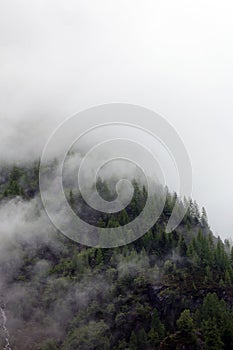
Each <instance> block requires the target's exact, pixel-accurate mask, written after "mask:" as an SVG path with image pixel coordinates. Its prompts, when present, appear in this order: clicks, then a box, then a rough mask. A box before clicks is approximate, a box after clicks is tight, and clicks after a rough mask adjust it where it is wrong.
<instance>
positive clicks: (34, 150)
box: [0, 0, 233, 238]
mask: <svg viewBox="0 0 233 350" xmlns="http://www.w3.org/2000/svg"><path fill="white" fill-rule="evenodd" d="M232 18H233V3H232V2H231V1H230V0H229V1H213V0H212V1H203V0H202V1H199V0H195V1H187V0H186V1H180V0H176V1H173V0H170V1H166V0H161V1H154V0H148V1H142V0H141V1H137V0H127V1H125V0H124V1H123V0H118V1H111V0H104V1H103V0H100V1H96V0H85V1H84V0H83V1H77V0H75V1H74V0H69V1H61V0H46V1H45V0H44V1H43V0H38V1H29V0H28V1H25V0H20V1H18V0H14V1H12V0H2V1H1V3H0V45H1V47H0V96H1V106H0V158H1V159H6V158H8V159H12V160H14V159H15V157H19V158H21V157H22V158H23V157H25V156H26V157H32V156H38V155H39V154H40V151H41V150H42V147H43V145H44V143H45V141H46V140H47V137H48V136H49V135H50V133H51V132H52V131H53V129H54V128H55V127H56V126H57V124H58V123H59V122H61V121H62V120H64V119H65V118H67V117H68V116H70V115H72V114H74V113H76V112H78V111H79V110H81V109H84V108H87V107H90V106H93V105H96V104H102V103H109V102H127V103H133V104H139V105H142V106H145V107H148V108H151V109H153V110H154V111H156V112H158V113H159V114H161V115H162V116H164V117H165V118H166V119H167V120H168V121H169V122H170V123H171V124H172V125H173V126H174V127H175V129H176V130H177V132H178V133H179V135H180V136H181V138H182V139H183V141H184V143H185V145H186V148H187V150H188V152H189V155H190V158H191V161H192V166H193V176H194V189H193V196H194V197H195V198H196V199H197V201H198V202H199V203H200V205H204V206H205V207H206V209H207V212H208V214H209V220H210V223H211V226H212V228H213V229H214V231H215V233H216V234H220V235H221V236H222V237H230V236H231V237H232V238H233V229H232V207H233V182H232V177H233V176H232V175H233V163H232V160H231V157H232V149H233V137H232V130H233V117H232V112H233V99H232V91H233V21H232Z"/></svg>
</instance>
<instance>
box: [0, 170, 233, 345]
mask: <svg viewBox="0 0 233 350" xmlns="http://www.w3.org/2000/svg"><path fill="white" fill-rule="evenodd" d="M38 171H39V164H38V163H35V164H34V165H31V166H27V167H26V166H25V167H19V166H13V167H9V166H2V167H1V172H0V199H1V206H0V207H1V208H2V210H4V208H7V210H8V211H9V210H12V211H14V210H15V212H17V210H18V209H17V208H19V206H20V208H26V209H25V213H26V219H25V222H24V226H23V225H22V224H20V225H19V231H20V232H17V229H16V228H15V230H16V234H15V236H14V239H11V240H8V241H7V238H5V237H4V232H3V231H4V226H3V227H2V235H3V238H2V240H3V248H4V252H5V254H3V250H2V251H0V263H1V265H0V276H1V284H0V296H1V302H2V304H3V305H4V308H5V312H6V315H7V322H8V323H7V324H8V330H9V333H10V340H11V347H12V349H15V350H22V349H25V350H26V349H37V350H39V349H41V350H56V349H62V350H75V349H81V350H87V349H88V350H92V349H93V350H94V349H104V350H107V349H116V350H120V349H130V350H137V349H140V350H141V349H171V350H173V349H206V350H207V349H212V350H214V349H216V350H217V349H219V350H221V349H233V308H232V307H233V284H232V283H233V248H232V245H231V242H229V241H228V240H225V241H224V242H223V241H222V240H221V239H220V237H215V236H214V235H213V233H212V232H211V230H210V227H209V223H208V219H207V214H206V211H205V209H204V208H202V209H199V207H198V205H197V203H196V202H195V201H193V200H191V199H187V200H184V201H183V202H180V205H183V206H187V208H188V210H187V213H186V215H185V217H184V218H183V220H182V223H181V224H180V226H179V227H178V228H177V229H176V230H175V231H173V232H171V233H166V231H165V227H166V223H167V221H168V219H169V216H170V214H171V211H172V208H173V206H174V202H175V200H176V198H177V197H176V194H171V193H168V194H167V199H166V204H165V207H164V210H163V213H162V215H161V216H160V218H159V220H158V221H157V223H156V224H155V225H154V226H153V227H152V228H151V229H150V230H149V232H147V233H146V234H145V235H143V236H142V237H141V238H139V239H138V240H136V241H134V242H132V243H130V244H128V245H125V246H122V247H117V248H111V249H110V248H105V249H104V248H92V247H85V246H82V245H81V244H78V243H76V242H73V241H72V240H70V239H68V238H66V237H64V236H63V235H62V234H61V233H59V232H56V231H55V230H54V229H53V230H52V229H50V228H49V226H48V229H46V225H45V224H44V221H42V219H38V218H43V215H44V214H42V213H43V208H42V204H41V202H40V197H39V185H38ZM133 186H134V196H133V199H132V201H131V203H130V204H129V205H128V206H127V207H126V208H125V209H124V210H122V211H121V212H119V213H116V214H114V215H113V214H111V215H110V214H103V213H100V212H93V211H92V210H91V209H90V208H88V207H87V205H86V204H85V203H84V201H83V200H82V198H81V197H80V195H78V194H77V193H76V192H75V191H74V190H73V189H72V188H67V189H66V190H67V198H68V200H69V202H70V205H71V206H72V208H73V210H74V211H76V212H77V213H78V214H79V215H80V216H82V217H83V218H84V219H86V220H87V221H89V222H90V223H95V224H96V225H98V226H99V227H109V228H113V229H114V227H118V226H120V225H125V224H126V223H128V222H130V221H131V220H133V218H135V217H136V216H137V215H138V214H139V213H140V211H141V210H142V208H143V205H144V204H145V200H146V197H147V191H146V189H145V187H144V186H143V185H141V184H140V183H138V182H137V181H136V180H135V181H134V182H133ZM97 188H98V190H99V192H100V194H101V195H102V196H103V198H105V199H107V200H108V199H109V200H110V199H111V198H113V196H114V194H113V193H112V190H111V184H110V185H109V183H108V182H107V181H104V180H102V179H99V180H98V183H97ZM27 208H33V209H32V210H28V209H27ZM20 210H21V209H20ZM4 213H5V212H4ZM12 215H14V214H12ZM15 215H16V214H15ZM40 220H41V221H40ZM43 220H44V219H43ZM35 223H36V224H35ZM26 225H27V227H28V226H30V228H29V229H27V230H28V231H30V234H28V235H24V234H23V230H24V229H23V227H26ZM21 231H22V232H21ZM3 248H2V249H3ZM1 252H2V253H1ZM6 252H7V253H6ZM1 255H2V257H1ZM0 345H1V348H3V347H4V337H3V336H2V337H1V343H0Z"/></svg>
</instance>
